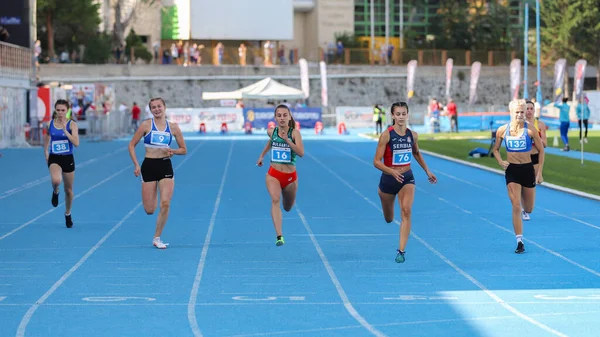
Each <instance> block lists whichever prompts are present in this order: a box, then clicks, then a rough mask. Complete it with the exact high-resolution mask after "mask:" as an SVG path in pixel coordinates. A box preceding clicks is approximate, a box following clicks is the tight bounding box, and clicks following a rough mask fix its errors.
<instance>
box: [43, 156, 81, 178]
mask: <svg viewBox="0 0 600 337" xmlns="http://www.w3.org/2000/svg"><path fill="white" fill-rule="evenodd" d="M51 164H56V165H58V166H60V168H61V169H62V171H63V173H71V172H73V171H75V157H73V155H72V154H54V153H50V154H49V155H48V167H50V165H51Z"/></svg>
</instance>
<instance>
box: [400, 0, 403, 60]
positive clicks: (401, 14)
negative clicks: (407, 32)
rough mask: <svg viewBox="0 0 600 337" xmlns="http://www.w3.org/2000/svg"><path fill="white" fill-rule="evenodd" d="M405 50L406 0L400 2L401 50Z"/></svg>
mask: <svg viewBox="0 0 600 337" xmlns="http://www.w3.org/2000/svg"><path fill="white" fill-rule="evenodd" d="M402 48H404V0H400V49H402Z"/></svg>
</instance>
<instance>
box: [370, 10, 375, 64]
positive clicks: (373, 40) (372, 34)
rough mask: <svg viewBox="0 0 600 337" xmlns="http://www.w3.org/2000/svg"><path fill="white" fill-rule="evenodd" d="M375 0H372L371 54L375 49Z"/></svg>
mask: <svg viewBox="0 0 600 337" xmlns="http://www.w3.org/2000/svg"><path fill="white" fill-rule="evenodd" d="M374 1H375V0H371V54H373V50H375V5H374V4H373V2H374Z"/></svg>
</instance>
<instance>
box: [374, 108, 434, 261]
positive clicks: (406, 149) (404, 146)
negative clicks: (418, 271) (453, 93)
mask: <svg viewBox="0 0 600 337" xmlns="http://www.w3.org/2000/svg"><path fill="white" fill-rule="evenodd" d="M390 111H391V114H392V120H393V122H392V126H390V127H388V128H387V130H385V131H383V133H382V134H381V136H379V143H378V144H377V151H376V152H375V159H374V160H373V165H375V167H376V168H378V169H379V170H381V172H383V173H382V174H381V178H380V180H379V198H380V199H381V208H382V209H383V216H384V218H385V221H386V222H387V223H390V222H392V221H394V199H395V198H396V195H398V202H399V203H400V214H401V218H402V223H401V225H400V243H399V248H398V251H397V254H396V262H397V263H402V262H404V260H405V258H404V254H405V251H404V249H405V247H406V243H407V242H408V236H409V235H410V227H411V213H412V205H413V200H414V198H415V178H414V176H413V172H412V170H411V167H410V163H411V161H412V158H413V157H414V158H415V160H416V161H417V162H418V163H419V165H421V167H422V168H423V170H425V173H426V174H427V177H428V179H429V182H430V183H432V184H435V183H436V182H437V178H436V176H435V175H434V174H433V173H432V172H431V171H429V168H427V164H425V160H424V159H423V156H422V155H421V152H420V151H419V146H418V143H417V142H418V135H417V133H416V132H414V131H412V130H410V129H408V128H407V124H408V105H407V104H406V103H405V102H398V103H394V104H392V107H391V108H390ZM382 159H383V162H382Z"/></svg>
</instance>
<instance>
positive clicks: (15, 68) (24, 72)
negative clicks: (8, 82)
mask: <svg viewBox="0 0 600 337" xmlns="http://www.w3.org/2000/svg"><path fill="white" fill-rule="evenodd" d="M32 70H33V50H32V49H29V48H24V47H20V46H16V45H13V44H9V43H5V42H0V76H1V77H4V78H11V79H30V78H31V75H32Z"/></svg>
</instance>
